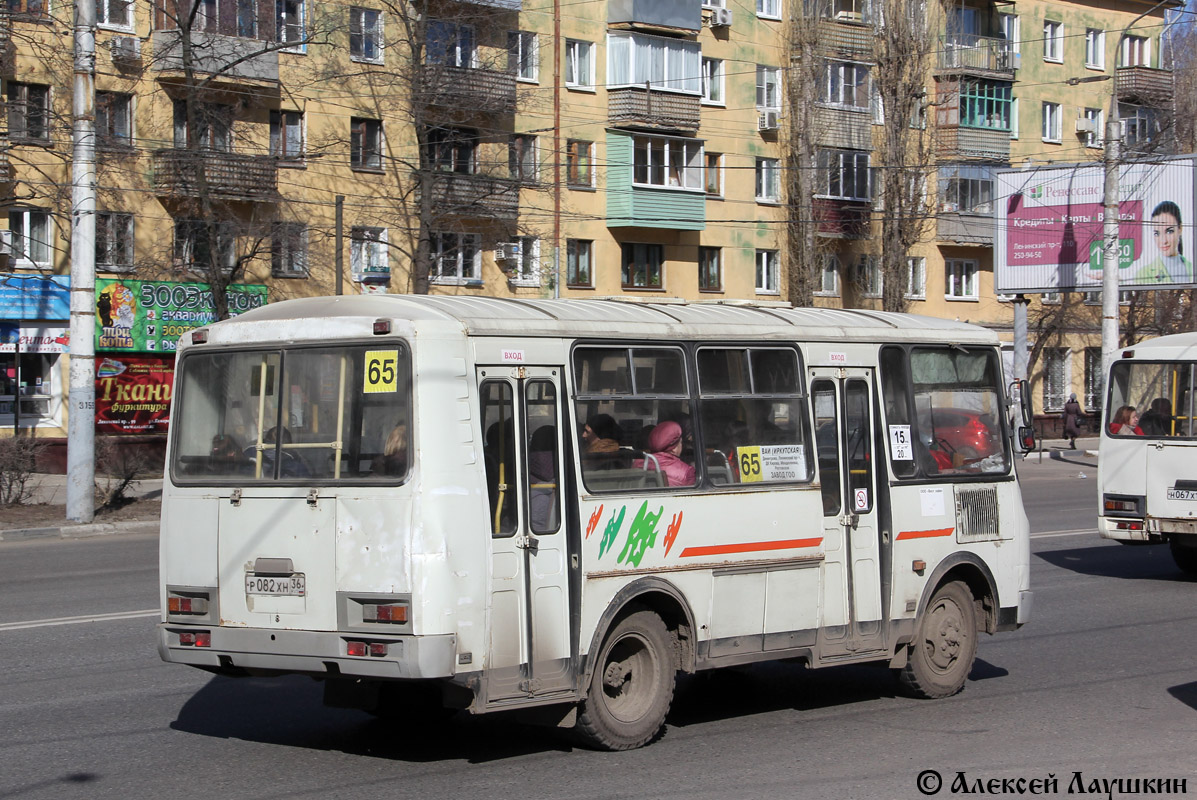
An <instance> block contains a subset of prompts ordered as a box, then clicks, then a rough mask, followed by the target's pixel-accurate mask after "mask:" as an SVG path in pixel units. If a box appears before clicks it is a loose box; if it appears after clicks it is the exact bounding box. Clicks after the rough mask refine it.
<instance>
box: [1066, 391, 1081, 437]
mask: <svg viewBox="0 0 1197 800" xmlns="http://www.w3.org/2000/svg"><path fill="white" fill-rule="evenodd" d="M1084 415H1085V412H1084V411H1082V410H1081V404H1080V403H1078V402H1077V400H1076V392H1073V393H1072V394H1070V395H1069V396H1068V402H1067V403H1065V404H1064V436H1065V438H1067V439H1068V449H1069V450H1075V449H1076V437H1078V436H1080V435H1081V417H1083V416H1084Z"/></svg>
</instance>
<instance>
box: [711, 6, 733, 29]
mask: <svg viewBox="0 0 1197 800" xmlns="http://www.w3.org/2000/svg"><path fill="white" fill-rule="evenodd" d="M731 24H732V12H731V9H730V8H712V9H711V27H712V28H730V27H731Z"/></svg>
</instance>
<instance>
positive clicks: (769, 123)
mask: <svg viewBox="0 0 1197 800" xmlns="http://www.w3.org/2000/svg"><path fill="white" fill-rule="evenodd" d="M780 127H781V114H780V113H779V112H777V111H762V112H761V113H760V115H759V116H758V117H757V118H756V129H757V130H758V131H775V130H777V129H778V128H780Z"/></svg>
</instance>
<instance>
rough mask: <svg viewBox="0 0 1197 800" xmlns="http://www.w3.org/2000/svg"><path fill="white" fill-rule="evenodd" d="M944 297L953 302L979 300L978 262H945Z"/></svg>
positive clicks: (952, 260) (960, 260) (953, 259)
mask: <svg viewBox="0 0 1197 800" xmlns="http://www.w3.org/2000/svg"><path fill="white" fill-rule="evenodd" d="M944 297H946V298H948V299H951V300H976V299H977V262H976V261H971V260H966V259H960V258H949V259H947V260H946V261H944Z"/></svg>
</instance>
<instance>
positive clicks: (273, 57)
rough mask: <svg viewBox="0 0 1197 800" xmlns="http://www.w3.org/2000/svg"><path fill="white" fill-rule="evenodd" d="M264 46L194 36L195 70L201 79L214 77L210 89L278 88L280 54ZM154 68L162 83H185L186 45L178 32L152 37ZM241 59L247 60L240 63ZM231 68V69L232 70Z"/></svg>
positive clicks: (236, 39)
mask: <svg viewBox="0 0 1197 800" xmlns="http://www.w3.org/2000/svg"><path fill="white" fill-rule="evenodd" d="M263 46H264V43H263V42H262V41H260V40H258V39H243V38H240V37H237V36H225V35H224V34H220V33H203V32H199V31H192V33H191V57H192V69H193V71H194V72H195V73H196V74H197V75H200V76H205V77H208V76H212V80H211V82H210V85H214V86H215V88H219V87H221V86H234V87H235V86H245V85H259V86H263V87H265V88H270V89H274V90H276V91H277V88H278V82H279V78H278V52H277V51H271V52H262V48H263ZM150 51H151V52H152V53H153V58H152V60H151V64H152V65H153V69H155V70H157V71H158V79H159V80H168V81H170V80H174V81H178V80H182V79H183V78H184V69H183V42H182V37H181V35H180V34H179V32H178V31H177V30H173V29H167V30H157V31H153V32H152V33H151V34H150ZM239 59H244V61H241V60H239ZM230 65H231V66H230Z"/></svg>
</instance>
